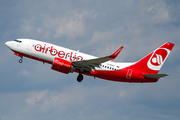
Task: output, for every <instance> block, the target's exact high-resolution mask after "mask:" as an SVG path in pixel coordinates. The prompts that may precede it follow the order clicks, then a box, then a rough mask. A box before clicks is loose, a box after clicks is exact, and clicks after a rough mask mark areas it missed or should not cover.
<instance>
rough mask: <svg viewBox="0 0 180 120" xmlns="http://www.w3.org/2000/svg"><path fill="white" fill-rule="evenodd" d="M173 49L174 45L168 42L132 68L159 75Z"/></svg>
mask: <svg viewBox="0 0 180 120" xmlns="http://www.w3.org/2000/svg"><path fill="white" fill-rule="evenodd" d="M173 47H174V44H173V43H170V42H167V43H165V44H164V45H162V46H161V47H159V48H157V49H156V50H154V51H153V52H151V53H150V54H149V55H147V56H146V57H144V58H142V59H141V60H139V61H138V62H136V63H135V64H134V65H132V66H131V67H132V68H134V69H137V70H140V71H142V72H145V73H147V74H157V73H158V72H159V70H160V69H161V67H162V65H163V64H164V62H165V60H166V59H167V57H168V55H169V54H170V52H171V50H172V48H173Z"/></svg>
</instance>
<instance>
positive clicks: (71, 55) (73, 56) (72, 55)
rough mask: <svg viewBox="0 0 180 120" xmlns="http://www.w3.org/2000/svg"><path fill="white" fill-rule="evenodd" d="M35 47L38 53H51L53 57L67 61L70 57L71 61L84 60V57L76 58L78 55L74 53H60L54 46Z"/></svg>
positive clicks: (37, 45) (38, 45)
mask: <svg viewBox="0 0 180 120" xmlns="http://www.w3.org/2000/svg"><path fill="white" fill-rule="evenodd" d="M33 47H34V49H35V50H36V51H38V52H42V53H45V54H46V53H47V52H48V51H49V52H50V54H51V55H52V56H56V55H57V56H58V57H59V58H64V59H67V58H68V57H69V59H70V61H78V60H83V57H82V56H76V54H77V53H73V52H70V53H66V52H65V51H63V50H60V51H58V50H57V49H55V48H53V46H51V47H46V44H44V46H42V45H41V44H36V45H33Z"/></svg>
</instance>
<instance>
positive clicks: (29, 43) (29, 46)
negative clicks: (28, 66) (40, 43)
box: [27, 41, 33, 51]
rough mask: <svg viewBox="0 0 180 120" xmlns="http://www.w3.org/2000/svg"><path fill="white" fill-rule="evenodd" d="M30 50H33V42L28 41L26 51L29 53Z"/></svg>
mask: <svg viewBox="0 0 180 120" xmlns="http://www.w3.org/2000/svg"><path fill="white" fill-rule="evenodd" d="M32 48H33V42H32V41H29V42H28V45H27V49H28V50H29V51H30V50H32Z"/></svg>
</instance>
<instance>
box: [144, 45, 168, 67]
mask: <svg viewBox="0 0 180 120" xmlns="http://www.w3.org/2000/svg"><path fill="white" fill-rule="evenodd" d="M169 53H170V50H168V49H166V48H159V49H157V50H155V51H154V52H153V54H152V56H151V57H150V59H149V61H148V63H147V66H148V67H149V68H150V69H151V70H160V68H161V66H162V65H163V63H164V61H165V60H166V58H167V56H168V55H169Z"/></svg>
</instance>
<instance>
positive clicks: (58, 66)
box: [51, 58, 73, 74]
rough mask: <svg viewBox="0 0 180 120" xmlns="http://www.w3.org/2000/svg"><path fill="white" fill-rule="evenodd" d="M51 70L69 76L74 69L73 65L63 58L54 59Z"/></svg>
mask: <svg viewBox="0 0 180 120" xmlns="http://www.w3.org/2000/svg"><path fill="white" fill-rule="evenodd" d="M51 69H53V70H56V71H58V72H62V73H65V74H68V73H69V72H70V71H71V70H72V69H73V67H72V63H71V62H69V61H67V60H63V59H61V58H54V61H53V64H52V67H51Z"/></svg>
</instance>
